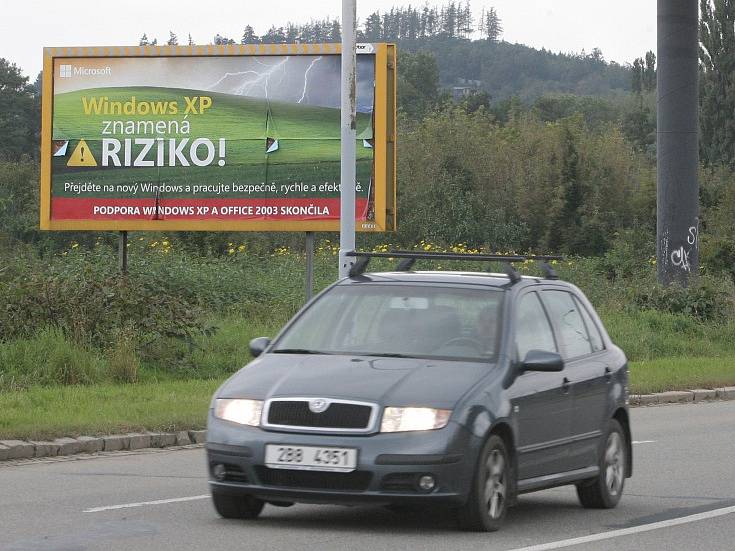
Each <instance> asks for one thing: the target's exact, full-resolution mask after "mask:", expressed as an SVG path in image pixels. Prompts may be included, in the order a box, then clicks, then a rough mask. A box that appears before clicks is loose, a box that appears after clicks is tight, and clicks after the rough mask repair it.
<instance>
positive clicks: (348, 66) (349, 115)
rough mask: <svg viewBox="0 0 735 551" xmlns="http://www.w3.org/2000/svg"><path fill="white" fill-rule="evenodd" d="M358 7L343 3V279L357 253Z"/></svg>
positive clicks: (349, 1) (351, 0)
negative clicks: (352, 256) (351, 255)
mask: <svg viewBox="0 0 735 551" xmlns="http://www.w3.org/2000/svg"><path fill="white" fill-rule="evenodd" d="M356 4H357V3H356V0H342V103H341V107H342V110H341V111H342V113H341V129H342V132H341V140H342V152H341V168H340V183H341V185H340V216H339V279H342V278H345V277H347V276H348V275H349V272H350V267H351V266H352V264H353V263H354V261H353V259H352V258H350V257H348V256H347V253H348V252H352V251H354V250H355V177H356V175H355V163H356V153H355V141H356V140H357V123H356V118H357V114H356V88H357V86H356V77H357V74H356V73H357V70H356V69H357V51H356V45H355V42H356V39H357V36H356V35H357V29H356V20H357V5H356Z"/></svg>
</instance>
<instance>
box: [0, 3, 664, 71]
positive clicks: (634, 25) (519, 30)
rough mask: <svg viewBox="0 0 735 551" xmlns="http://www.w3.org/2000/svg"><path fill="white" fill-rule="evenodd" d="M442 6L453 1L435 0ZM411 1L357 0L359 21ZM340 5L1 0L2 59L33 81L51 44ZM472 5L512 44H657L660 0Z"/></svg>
mask: <svg viewBox="0 0 735 551" xmlns="http://www.w3.org/2000/svg"><path fill="white" fill-rule="evenodd" d="M435 3H436V4H442V3H446V2H445V0H439V1H437V2H430V4H432V5H433V4H435ZM462 3H463V4H464V2H462ZM408 4H409V2H406V1H403V0H370V1H369V2H368V1H367V0H357V11H358V18H360V19H361V20H364V19H365V17H366V16H367V15H368V14H370V13H372V12H373V11H376V10H380V11H383V10H390V8H391V7H393V6H400V5H403V6H407V5H408ZM413 5H414V6H423V2H420V1H419V2H413ZM341 6H342V4H341V1H340V0H311V1H309V2H305V1H303V0H267V1H265V2H255V1H253V0H239V1H238V0H224V1H222V0H220V1H219V2H201V1H200V0H196V1H195V0H177V1H175V2H174V1H168V2H161V1H159V2H155V1H151V0H125V1H124V2H94V1H90V0H85V1H81V0H64V1H63V2H55V1H50V0H49V1H46V0H23V1H15V0H0V57H4V58H6V59H8V60H10V61H11V62H13V63H15V64H16V65H18V66H19V67H20V68H21V69H22V70H23V72H24V73H25V74H26V75H28V76H31V77H32V78H31V80H33V79H35V76H36V75H37V74H38V72H39V71H40V70H41V65H42V50H41V49H42V48H43V47H44V46H94V45H99V46H117V45H128V44H129V45H137V43H138V39H139V38H140V36H141V35H142V34H143V33H147V34H148V37H149V38H151V39H152V38H158V41H159V43H160V42H165V41H166V40H167V39H168V36H169V34H168V33H169V30H171V31H173V32H174V33H176V34H177V35H178V36H179V41H180V42H181V43H186V41H187V36H188V34H189V33H191V36H192V38H193V40H194V42H195V43H204V44H206V43H208V42H211V40H212V37H213V36H214V35H215V34H217V33H220V34H222V35H224V36H227V37H229V38H234V39H235V40H238V41H239V39H240V37H241V36H242V31H243V28H244V27H245V25H248V24H249V25H252V26H253V28H254V29H255V31H256V33H258V34H264V33H265V32H266V30H267V29H268V28H269V27H270V26H271V25H273V24H275V25H276V26H282V25H285V24H286V22H288V21H292V22H295V23H304V22H307V21H309V20H310V19H323V18H325V17H337V18H339V17H340V15H341V9H342V8H341ZM471 6H472V10H473V12H475V14H476V15H477V16H479V14H480V12H481V11H482V9H483V8H485V9H487V8H489V7H495V9H496V10H497V12H498V15H499V16H500V18H501V20H502V22H503V27H504V33H503V39H504V40H507V41H508V42H519V43H522V44H527V45H529V46H533V47H535V48H541V47H545V48H546V49H548V50H552V51H554V52H559V51H561V52H580V51H581V50H585V51H587V52H590V51H591V50H592V49H593V48H596V47H597V48H600V49H601V50H602V52H603V54H604V56H605V59H607V60H614V61H617V62H619V63H631V62H632V61H633V59H635V58H636V57H640V56H643V54H644V53H645V52H646V51H647V50H655V48H656V0H615V1H609V0H473V1H471Z"/></svg>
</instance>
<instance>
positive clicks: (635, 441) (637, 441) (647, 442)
mask: <svg viewBox="0 0 735 551" xmlns="http://www.w3.org/2000/svg"><path fill="white" fill-rule="evenodd" d="M655 442H656V441H655V440H633V444H654V443H655Z"/></svg>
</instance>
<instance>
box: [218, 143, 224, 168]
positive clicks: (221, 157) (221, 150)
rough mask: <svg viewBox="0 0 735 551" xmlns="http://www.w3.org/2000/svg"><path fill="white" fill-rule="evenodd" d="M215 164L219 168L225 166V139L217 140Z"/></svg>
mask: <svg viewBox="0 0 735 551" xmlns="http://www.w3.org/2000/svg"><path fill="white" fill-rule="evenodd" d="M217 164H218V165H219V166H225V139H224V138H220V139H219V161H217Z"/></svg>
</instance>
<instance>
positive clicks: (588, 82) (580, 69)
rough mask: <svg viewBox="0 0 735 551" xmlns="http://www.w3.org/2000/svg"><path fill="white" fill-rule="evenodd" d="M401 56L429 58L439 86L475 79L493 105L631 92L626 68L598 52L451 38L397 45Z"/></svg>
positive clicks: (405, 42)
mask: <svg viewBox="0 0 735 551" xmlns="http://www.w3.org/2000/svg"><path fill="white" fill-rule="evenodd" d="M398 44H399V47H400V49H401V50H403V51H408V52H417V51H424V52H429V53H431V54H433V55H434V57H435V58H436V61H437V65H438V67H439V75H440V82H441V85H442V86H443V87H451V86H455V85H461V84H462V80H461V79H465V80H478V81H480V83H481V85H480V88H481V89H482V90H483V91H485V92H487V93H488V94H490V96H491V97H492V99H494V100H502V99H507V98H510V97H514V96H515V97H518V98H520V99H521V100H522V101H524V102H531V101H533V100H535V99H537V98H538V97H540V96H543V95H544V94H549V93H563V94H575V95H595V96H613V95H622V94H624V93H626V92H628V91H630V86H631V76H632V72H631V69H630V67H624V66H621V65H618V64H616V63H607V62H606V61H605V60H604V59H603V57H602V53H601V52H599V51H595V52H593V53H592V54H589V55H586V54H584V53H582V54H577V55H574V54H555V53H552V52H549V51H547V50H536V49H534V48H530V47H528V46H524V45H523V44H510V43H508V42H493V41H490V40H487V39H484V40H474V41H470V40H461V39H451V38H424V39H416V40H400V41H398Z"/></svg>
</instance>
